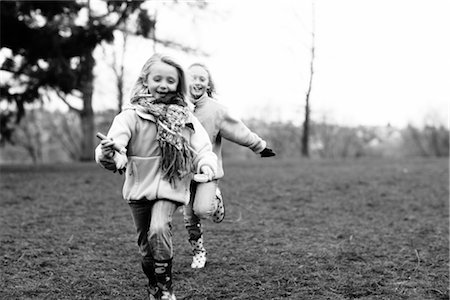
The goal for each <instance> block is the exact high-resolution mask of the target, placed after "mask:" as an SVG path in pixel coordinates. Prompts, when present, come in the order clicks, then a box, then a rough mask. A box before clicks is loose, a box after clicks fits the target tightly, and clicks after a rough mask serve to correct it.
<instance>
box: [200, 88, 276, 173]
mask: <svg viewBox="0 0 450 300" xmlns="http://www.w3.org/2000/svg"><path fill="white" fill-rule="evenodd" d="M191 101H192V100H191ZM192 102H193V103H194V104H195V109H194V115H195V116H196V117H197V118H198V120H199V121H200V123H201V124H202V125H203V127H204V128H205V129H206V132H207V133H208V136H209V139H210V141H211V142H212V144H213V152H214V153H215V154H216V155H217V158H218V165H217V173H216V176H215V179H220V178H222V177H223V175H224V170H223V165H222V138H224V139H227V140H229V141H231V142H233V143H236V144H239V145H241V146H245V147H248V148H250V149H251V150H252V151H253V152H255V153H260V152H261V151H263V150H264V148H266V145H267V143H266V141H264V140H263V139H262V138H260V137H259V136H258V135H257V134H256V133H254V132H252V131H251V130H250V129H249V128H248V127H247V126H245V124H244V122H242V121H241V120H240V119H239V118H237V117H236V116H234V115H233V114H232V113H231V112H230V111H229V110H228V108H227V107H226V106H224V105H222V104H221V103H219V102H218V101H217V100H215V99H213V98H210V97H208V95H206V94H204V95H203V96H202V97H200V98H199V99H197V100H194V101H192Z"/></svg>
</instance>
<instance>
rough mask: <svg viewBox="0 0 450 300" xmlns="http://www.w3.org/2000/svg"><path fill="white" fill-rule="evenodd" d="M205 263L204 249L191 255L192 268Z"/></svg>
mask: <svg viewBox="0 0 450 300" xmlns="http://www.w3.org/2000/svg"><path fill="white" fill-rule="evenodd" d="M205 265H206V252H205V251H199V252H196V253H194V256H193V257H192V264H191V268H192V269H202V268H204V267H205Z"/></svg>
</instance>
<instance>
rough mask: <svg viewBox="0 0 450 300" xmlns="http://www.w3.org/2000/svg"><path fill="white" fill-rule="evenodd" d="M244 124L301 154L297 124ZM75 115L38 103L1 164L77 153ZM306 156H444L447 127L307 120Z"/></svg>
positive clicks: (107, 118) (99, 117)
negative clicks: (372, 124) (364, 124)
mask: <svg viewBox="0 0 450 300" xmlns="http://www.w3.org/2000/svg"><path fill="white" fill-rule="evenodd" d="M114 116H115V112H114V111H104V112H101V113H97V114H96V116H95V127H96V131H101V132H104V133H106V132H107V130H108V128H109V126H110V125H111V122H112V120H113V118H114ZM245 123H246V124H247V126H248V127H249V128H251V129H252V130H253V131H254V132H256V133H257V134H258V135H260V136H261V137H263V138H264V139H265V140H267V142H268V143H269V145H270V146H271V147H272V148H273V149H274V150H275V151H276V152H277V154H278V157H284V158H287V157H293V158H297V157H298V158H300V157H301V150H300V149H301V140H302V139H301V138H302V137H301V133H302V130H301V127H300V126H297V125H295V124H293V123H290V122H275V123H273V122H271V123H268V122H264V121H261V120H257V119H252V120H246V121H245ZM79 125H80V118H79V116H78V114H76V113H74V112H70V111H69V112H60V111H54V112H50V111H48V110H45V109H43V108H37V109H31V110H29V111H28V112H27V114H26V117H24V118H23V119H22V120H21V122H20V124H19V125H18V126H17V128H16V129H15V130H14V133H13V136H12V138H11V143H7V144H6V143H5V144H3V145H1V148H0V163H3V164H5V163H57V162H69V161H78V160H80V157H81V155H82V154H81V152H82V151H81V148H80V144H81V140H82V138H83V134H82V132H81V131H80V128H81V126H79ZM311 125H312V126H311V137H310V155H311V157H313V158H358V157H367V156H370V157H407V156H427V157H445V156H448V155H449V130H448V128H446V127H445V126H444V125H439V126H425V127H423V128H418V127H414V126H408V127H406V128H400V129H399V128H394V127H390V126H386V127H367V126H359V127H345V126H339V125H333V124H326V123H314V122H313V123H312V124H311ZM224 157H241V158H249V159H252V158H256V157H257V156H255V155H254V154H253V153H252V152H251V151H250V150H249V149H247V148H245V147H240V146H238V145H235V144H233V143H230V142H227V141H225V142H224Z"/></svg>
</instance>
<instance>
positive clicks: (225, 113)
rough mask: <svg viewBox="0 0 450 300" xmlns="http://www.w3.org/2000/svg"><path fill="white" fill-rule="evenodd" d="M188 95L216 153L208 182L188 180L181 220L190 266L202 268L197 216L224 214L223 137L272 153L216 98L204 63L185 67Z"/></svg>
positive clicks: (219, 217)
mask: <svg viewBox="0 0 450 300" xmlns="http://www.w3.org/2000/svg"><path fill="white" fill-rule="evenodd" d="M188 74H189V76H190V78H189V80H188V81H189V96H190V100H191V102H192V103H193V104H194V106H195V109H194V115H195V116H196V117H197V118H198V119H199V121H200V123H201V124H202V125H203V127H204V128H205V129H206V132H207V133H208V136H209V139H210V140H211V142H212V143H213V151H214V153H215V154H216V155H217V157H218V165H217V173H216V174H215V176H214V178H213V180H212V181H210V182H207V183H197V182H194V181H193V182H192V183H191V200H190V201H189V204H188V205H186V206H185V207H184V221H185V225H186V229H187V231H188V234H189V243H190V244H191V247H192V251H193V255H194V256H193V259H192V264H191V267H192V268H203V267H204V266H205V263H206V249H205V248H204V245H203V236H202V234H203V230H202V226H201V222H200V219H205V218H211V219H212V221H213V222H215V223H220V222H222V220H223V218H224V217H225V207H224V205H223V199H222V195H221V193H220V190H219V188H218V181H219V179H220V178H222V177H223V176H224V171H223V167H222V138H224V139H227V140H229V141H231V142H234V143H236V144H239V145H242V146H245V147H248V148H249V149H251V150H252V151H253V152H255V153H257V154H260V155H261V157H270V156H274V155H275V153H274V152H273V151H272V150H271V149H270V148H267V144H266V142H265V141H264V140H263V139H261V138H260V137H259V136H258V135H257V134H256V133H254V132H252V131H251V130H250V129H248V127H247V126H245V124H244V123H243V122H242V121H241V120H240V119H238V118H237V117H235V116H233V115H232V114H231V113H230V112H229V110H228V109H227V108H226V107H225V106H224V105H222V104H220V103H219V102H217V101H216V100H215V99H213V98H212V97H213V95H214V93H215V86H214V82H213V80H212V78H211V74H210V72H209V70H208V68H206V66H205V65H203V64H199V63H195V64H192V65H191V66H190V67H189V68H188Z"/></svg>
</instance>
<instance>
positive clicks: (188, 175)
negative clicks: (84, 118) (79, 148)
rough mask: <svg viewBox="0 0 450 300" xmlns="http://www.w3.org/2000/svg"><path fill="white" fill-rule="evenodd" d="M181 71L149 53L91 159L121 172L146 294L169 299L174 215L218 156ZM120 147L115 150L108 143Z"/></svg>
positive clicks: (214, 169)
mask: <svg viewBox="0 0 450 300" xmlns="http://www.w3.org/2000/svg"><path fill="white" fill-rule="evenodd" d="M185 92H186V84H185V75H184V72H183V69H182V68H181V67H180V65H179V64H178V63H176V62H175V61H174V60H173V59H171V58H170V57H167V56H162V55H159V54H155V55H153V56H152V57H151V58H150V59H149V60H148V61H147V62H146V63H145V65H144V67H143V68H142V71H141V75H140V76H139V78H138V80H137V82H136V84H135V87H134V89H133V92H132V98H131V101H130V105H128V106H125V107H124V109H123V111H122V112H121V113H120V114H118V115H117V116H116V117H115V118H114V121H113V123H112V125H111V128H110V129H109V132H108V138H109V140H104V141H102V142H101V143H100V145H99V146H98V147H97V148H96V151H95V157H96V161H97V162H98V163H100V164H101V165H102V166H104V167H105V168H107V169H110V170H113V171H116V170H122V171H125V182H124V185H123V191H122V192H123V197H124V199H125V200H126V201H128V203H129V205H130V208H131V212H132V216H133V219H134V223H135V226H136V230H137V242H138V245H139V250H140V253H141V255H142V263H141V264H142V269H143V271H144V273H145V275H146V276H147V277H148V281H149V285H148V292H149V298H150V299H166V300H174V299H176V298H175V295H174V294H173V289H172V259H173V246H172V233H171V221H172V215H173V213H174V212H175V210H176V208H177V207H178V206H179V205H182V204H187V203H188V202H189V184H190V181H191V179H192V173H203V174H206V176H207V177H208V178H209V179H211V178H213V177H214V176H215V174H217V156H216V155H215V154H214V153H213V152H212V145H211V142H210V140H209V138H208V135H207V133H206V131H205V130H204V129H203V127H202V126H201V124H200V123H199V121H198V120H197V119H196V118H195V117H194V116H193V115H192V113H191V112H190V110H189V109H188V106H187V103H186V101H185V100H184V94H185ZM114 144H115V146H118V147H119V148H120V149H122V150H121V151H120V152H118V151H115V150H114V149H113V146H114Z"/></svg>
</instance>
